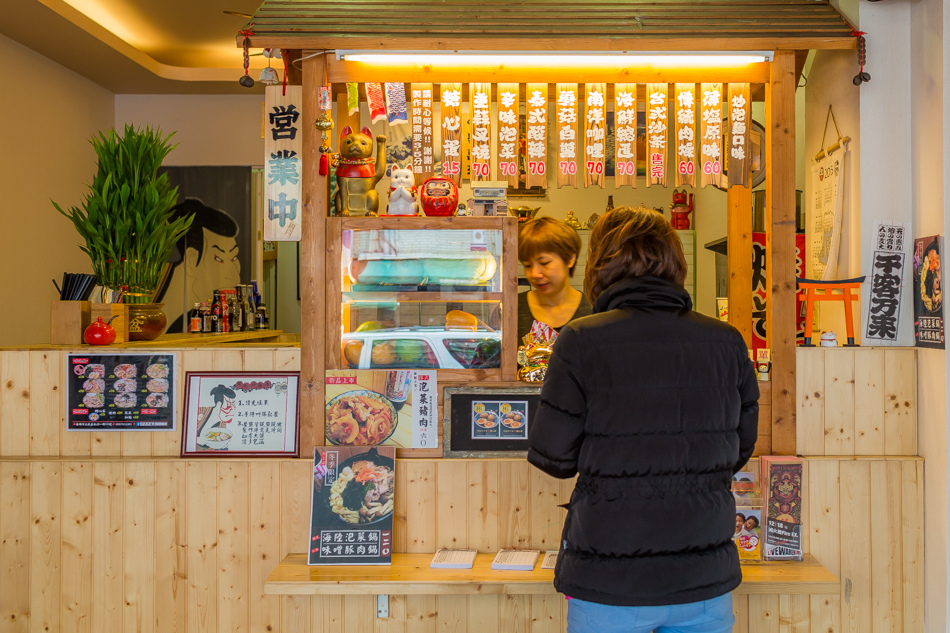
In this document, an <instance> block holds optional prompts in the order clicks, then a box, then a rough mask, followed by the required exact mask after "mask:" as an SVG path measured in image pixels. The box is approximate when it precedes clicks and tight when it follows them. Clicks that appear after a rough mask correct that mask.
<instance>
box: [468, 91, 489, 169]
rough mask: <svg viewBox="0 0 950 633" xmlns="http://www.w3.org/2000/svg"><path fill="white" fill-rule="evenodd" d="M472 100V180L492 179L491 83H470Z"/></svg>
mask: <svg viewBox="0 0 950 633" xmlns="http://www.w3.org/2000/svg"><path fill="white" fill-rule="evenodd" d="M468 94H469V96H470V98H471V100H472V182H480V181H483V180H491V84H490V83H472V84H469V85H468Z"/></svg>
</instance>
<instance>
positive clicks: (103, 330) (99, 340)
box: [82, 317, 115, 345]
mask: <svg viewBox="0 0 950 633" xmlns="http://www.w3.org/2000/svg"><path fill="white" fill-rule="evenodd" d="M113 318H115V317H113ZM109 321H110V322H111V321H112V319H109ZM82 338H83V340H84V341H86V343H87V344H88V345H109V344H111V343H115V328H114V327H112V326H111V325H109V323H106V322H104V321H103V320H102V317H99V318H98V319H97V320H96V322H95V323H90V324H89V327H87V328H86V331H85V332H84V333H83V335H82Z"/></svg>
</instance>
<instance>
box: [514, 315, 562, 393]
mask: <svg viewBox="0 0 950 633" xmlns="http://www.w3.org/2000/svg"><path fill="white" fill-rule="evenodd" d="M556 340H557V332H556V331H555V330H554V328H552V327H550V326H548V325H545V324H544V323H540V322H538V321H535V322H534V324H533V325H532V326H531V331H530V332H528V333H527V334H525V336H524V341H523V343H524V344H523V345H522V346H521V347H519V348H518V380H521V381H523V382H544V376H545V375H546V374H547V371H548V361H550V360H551V352H552V350H553V347H554V341H556Z"/></svg>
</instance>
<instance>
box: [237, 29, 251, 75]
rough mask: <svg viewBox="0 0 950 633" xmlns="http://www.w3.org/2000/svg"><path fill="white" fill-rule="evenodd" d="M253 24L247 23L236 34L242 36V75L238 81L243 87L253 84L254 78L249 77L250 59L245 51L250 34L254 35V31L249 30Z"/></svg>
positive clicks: (248, 43) (249, 41)
mask: <svg viewBox="0 0 950 633" xmlns="http://www.w3.org/2000/svg"><path fill="white" fill-rule="evenodd" d="M253 26H254V24H249V25H248V26H247V28H246V29H244V30H243V31H238V35H243V36H244V76H243V77H241V78H240V79H238V83H239V84H241V85H242V86H244V87H245V88H250V87H251V86H253V85H254V80H253V79H251V75H250V74H248V68H250V66H251V59H250V56H249V55H248V51H247V49H248V47H249V46H250V43H251V36H252V35H254V31H253V30H251V29H252V27H253Z"/></svg>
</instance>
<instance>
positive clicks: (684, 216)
mask: <svg viewBox="0 0 950 633" xmlns="http://www.w3.org/2000/svg"><path fill="white" fill-rule="evenodd" d="M670 212H671V215H672V219H673V221H672V222H670V224H672V225H673V228H674V229H676V230H677V231H688V230H689V229H690V226H689V224H690V222H689V214H690V213H692V212H693V194H691V193H690V194H687V193H686V190H685V189H683V190H682V191H677V190H676V189H674V190H673V204H671V205H670Z"/></svg>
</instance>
